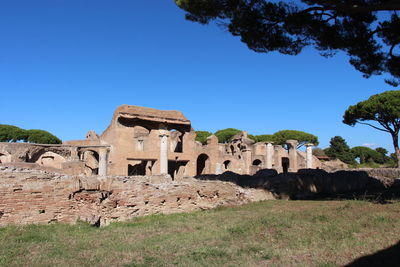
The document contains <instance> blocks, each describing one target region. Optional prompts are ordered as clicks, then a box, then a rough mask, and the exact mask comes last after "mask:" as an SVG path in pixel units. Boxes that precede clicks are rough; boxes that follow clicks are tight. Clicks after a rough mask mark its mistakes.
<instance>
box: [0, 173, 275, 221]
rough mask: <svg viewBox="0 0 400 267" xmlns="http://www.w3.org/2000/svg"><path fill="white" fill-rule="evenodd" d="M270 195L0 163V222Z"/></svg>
mask: <svg viewBox="0 0 400 267" xmlns="http://www.w3.org/2000/svg"><path fill="white" fill-rule="evenodd" d="M266 199H273V197H272V195H271V194H270V193H269V192H267V191H264V190H262V189H243V188H241V187H239V186H237V185H234V184H232V183H227V182H221V181H197V180H194V179H190V178H188V179H186V180H185V182H172V181H171V180H170V179H168V176H152V177H103V178H99V177H97V176H92V177H85V176H68V175H62V174H54V173H49V172H46V171H38V170H35V171H33V170H27V169H23V168H8V167H4V166H3V167H0V225H7V224H28V223H51V222H62V223H74V222H76V221H77V220H83V221H88V222H90V223H92V224H94V225H107V224H109V223H110V222H113V221H124V220H127V219H130V218H132V217H136V216H143V215H149V214H157V213H175V212H188V211H194V210H199V209H211V208H215V207H218V206H221V205H240V204H244V203H248V202H251V201H259V200H266Z"/></svg>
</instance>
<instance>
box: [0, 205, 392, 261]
mask: <svg viewBox="0 0 400 267" xmlns="http://www.w3.org/2000/svg"><path fill="white" fill-rule="evenodd" d="M397 229H400V202H393V203H392V204H387V205H379V204H373V203H370V202H363V201H266V202H258V203H251V204H248V205H244V206H241V207H233V208H230V207H221V208H217V209H214V210H209V211H198V212H192V213H181V214H172V215H152V216H146V217H140V218H134V219H132V220H130V221H128V222H120V223H112V224H111V225H109V226H107V227H101V228H96V227H91V226H89V225H88V224H87V223H83V222H78V223H77V224H76V225H64V224H57V223H56V224H51V225H27V226H7V227H0V266H94V265H95V266H342V265H345V264H347V263H349V262H351V261H353V260H354V259H356V258H357V257H361V256H365V255H368V254H372V253H374V252H376V251H378V250H381V249H384V248H387V247H389V246H391V245H393V244H395V243H397V242H398V241H399V240H400V234H399V233H398V230H397Z"/></svg>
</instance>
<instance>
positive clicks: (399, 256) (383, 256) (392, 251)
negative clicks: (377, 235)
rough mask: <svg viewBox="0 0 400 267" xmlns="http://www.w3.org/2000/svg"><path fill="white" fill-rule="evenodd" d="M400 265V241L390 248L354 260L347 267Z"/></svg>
mask: <svg viewBox="0 0 400 267" xmlns="http://www.w3.org/2000/svg"><path fill="white" fill-rule="evenodd" d="M361 266H363V267H369V266H371V267H372V266H389V267H391V266H400V242H398V243H397V244H396V245H393V246H391V247H389V248H386V249H383V250H380V251H378V252H375V253H374V254H371V255H367V256H364V257H361V258H358V259H356V260H354V261H353V262H351V263H349V264H347V265H345V267H361Z"/></svg>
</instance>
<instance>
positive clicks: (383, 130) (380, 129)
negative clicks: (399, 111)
mask: <svg viewBox="0 0 400 267" xmlns="http://www.w3.org/2000/svg"><path fill="white" fill-rule="evenodd" d="M358 123H360V124H365V125H368V126H370V127H372V128H374V129H377V130H379V131H382V132H387V133H390V132H389V131H388V130H385V129H382V128H378V127H376V126H374V125H372V124H369V123H366V122H358Z"/></svg>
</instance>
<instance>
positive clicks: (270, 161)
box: [265, 142, 274, 169]
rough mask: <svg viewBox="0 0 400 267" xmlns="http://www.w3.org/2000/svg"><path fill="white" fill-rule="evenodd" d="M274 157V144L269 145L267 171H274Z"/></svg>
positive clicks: (269, 143)
mask: <svg viewBox="0 0 400 267" xmlns="http://www.w3.org/2000/svg"><path fill="white" fill-rule="evenodd" d="M273 157H274V147H273V145H272V142H268V143H267V160H266V161H267V162H266V166H265V167H266V168H267V169H272V159H273Z"/></svg>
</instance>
